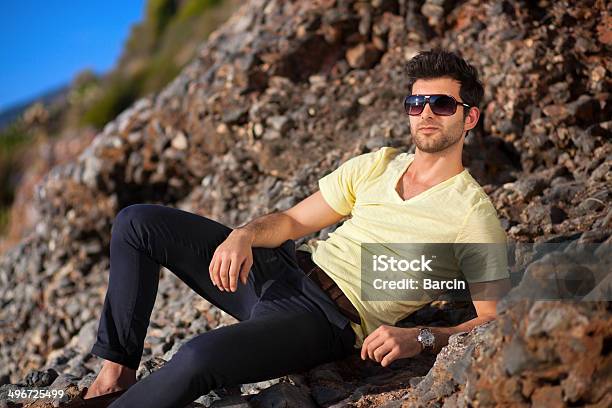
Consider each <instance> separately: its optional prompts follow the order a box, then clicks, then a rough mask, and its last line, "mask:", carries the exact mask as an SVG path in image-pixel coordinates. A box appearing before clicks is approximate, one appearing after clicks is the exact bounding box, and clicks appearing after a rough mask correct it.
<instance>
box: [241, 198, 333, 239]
mask: <svg viewBox="0 0 612 408" xmlns="http://www.w3.org/2000/svg"><path fill="white" fill-rule="evenodd" d="M342 218H344V216H342V215H340V214H338V213H337V212H336V211H334V210H333V209H332V208H331V207H330V206H329V204H327V202H326V201H325V199H324V198H323V195H322V194H321V192H320V191H317V192H316V193H314V194H312V195H310V196H308V197H306V198H305V199H304V200H302V201H300V202H299V203H297V204H296V205H294V206H293V207H291V208H289V209H288V210H285V211H281V212H276V213H271V214H266V215H263V216H261V217H258V218H255V219H254V220H253V221H251V222H249V223H248V224H245V225H243V226H241V227H238V228H236V229H235V230H234V231H233V232H232V233H236V234H242V235H244V236H245V237H248V239H249V241H250V242H251V246H253V247H265V248H276V247H278V246H280V245H281V244H282V243H283V242H285V241H286V240H288V239H298V238H301V237H303V236H306V235H308V234H311V233H313V232H316V231H320V230H322V229H323V228H325V227H327V226H330V225H332V224H335V223H337V222H338V221H340V220H341V219H342Z"/></svg>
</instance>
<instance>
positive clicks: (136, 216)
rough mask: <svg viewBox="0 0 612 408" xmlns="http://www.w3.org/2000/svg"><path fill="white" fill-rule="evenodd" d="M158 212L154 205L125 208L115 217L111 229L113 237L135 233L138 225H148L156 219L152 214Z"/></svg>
mask: <svg viewBox="0 0 612 408" xmlns="http://www.w3.org/2000/svg"><path fill="white" fill-rule="evenodd" d="M155 210H157V208H156V206H155V205H152V204H132V205H128V206H127V207H124V208H122V209H121V211H119V212H118V213H117V215H116V216H115V221H114V222H113V226H112V229H111V234H112V235H124V234H126V233H127V234H129V233H132V232H133V231H134V227H135V226H137V225H143V224H146V223H147V222H148V221H150V220H152V219H154V218H155V217H154V216H152V213H153V212H154V211H155Z"/></svg>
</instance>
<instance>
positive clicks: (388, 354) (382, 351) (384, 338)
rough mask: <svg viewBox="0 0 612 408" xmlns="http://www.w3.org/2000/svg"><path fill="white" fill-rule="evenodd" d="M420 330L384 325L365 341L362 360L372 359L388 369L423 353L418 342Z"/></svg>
mask: <svg viewBox="0 0 612 408" xmlns="http://www.w3.org/2000/svg"><path fill="white" fill-rule="evenodd" d="M418 331H419V329H418V328H414V327H409V328H403V327H395V326H387V325H382V326H380V327H378V328H377V329H376V330H374V331H373V332H372V333H370V335H369V336H368V337H366V338H365V340H364V341H363V346H361V359H362V360H365V359H366V358H368V357H369V358H370V359H372V360H375V361H377V362H379V363H380V364H381V365H382V366H383V367H387V366H388V365H389V364H391V362H392V361H394V360H397V359H400V358H409V357H413V356H416V355H417V354H420V353H421V350H422V346H421V343H419V342H418V341H417V335H418Z"/></svg>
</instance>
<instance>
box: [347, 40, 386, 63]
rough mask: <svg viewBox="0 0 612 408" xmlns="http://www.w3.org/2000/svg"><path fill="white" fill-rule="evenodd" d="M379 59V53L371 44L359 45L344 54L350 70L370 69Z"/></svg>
mask: <svg viewBox="0 0 612 408" xmlns="http://www.w3.org/2000/svg"><path fill="white" fill-rule="evenodd" d="M379 58H380V51H379V50H378V49H377V48H376V46H374V45H373V44H359V45H356V46H355V47H353V48H351V49H349V50H348V51H347V52H346V60H347V61H348V63H349V65H350V66H351V67H352V68H370V67H372V66H373V65H374V64H375V63H376V62H377V61H378V59H379Z"/></svg>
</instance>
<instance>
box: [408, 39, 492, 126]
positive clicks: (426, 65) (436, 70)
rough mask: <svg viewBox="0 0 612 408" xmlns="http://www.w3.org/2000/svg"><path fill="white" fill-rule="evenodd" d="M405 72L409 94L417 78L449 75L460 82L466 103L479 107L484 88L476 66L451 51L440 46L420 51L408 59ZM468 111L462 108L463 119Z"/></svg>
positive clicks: (460, 91)
mask: <svg viewBox="0 0 612 408" xmlns="http://www.w3.org/2000/svg"><path fill="white" fill-rule="evenodd" d="M406 73H407V75H408V89H409V90H410V93H411V94H412V86H413V85H414V83H415V82H416V81H417V79H433V78H440V77H450V78H453V79H455V80H457V81H459V82H460V84H461V86H460V88H459V96H461V100H462V101H463V102H465V103H467V104H468V105H470V106H476V107H479V105H480V102H481V101H482V97H483V96H484V88H483V86H482V83H481V82H480V81H479V80H478V71H477V70H476V68H474V66H473V65H471V64H469V63H468V62H467V61H466V60H464V59H463V58H461V57H460V56H458V55H457V54H455V53H454V52H451V51H447V50H444V49H440V48H436V49H433V50H429V51H421V52H419V53H418V54H417V55H416V56H414V57H413V58H411V59H410V61H408V64H407V65H406ZM468 112H469V110H468V109H467V108H466V109H463V118H464V119H465V118H466V117H467V114H468ZM466 136H467V133H466Z"/></svg>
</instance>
